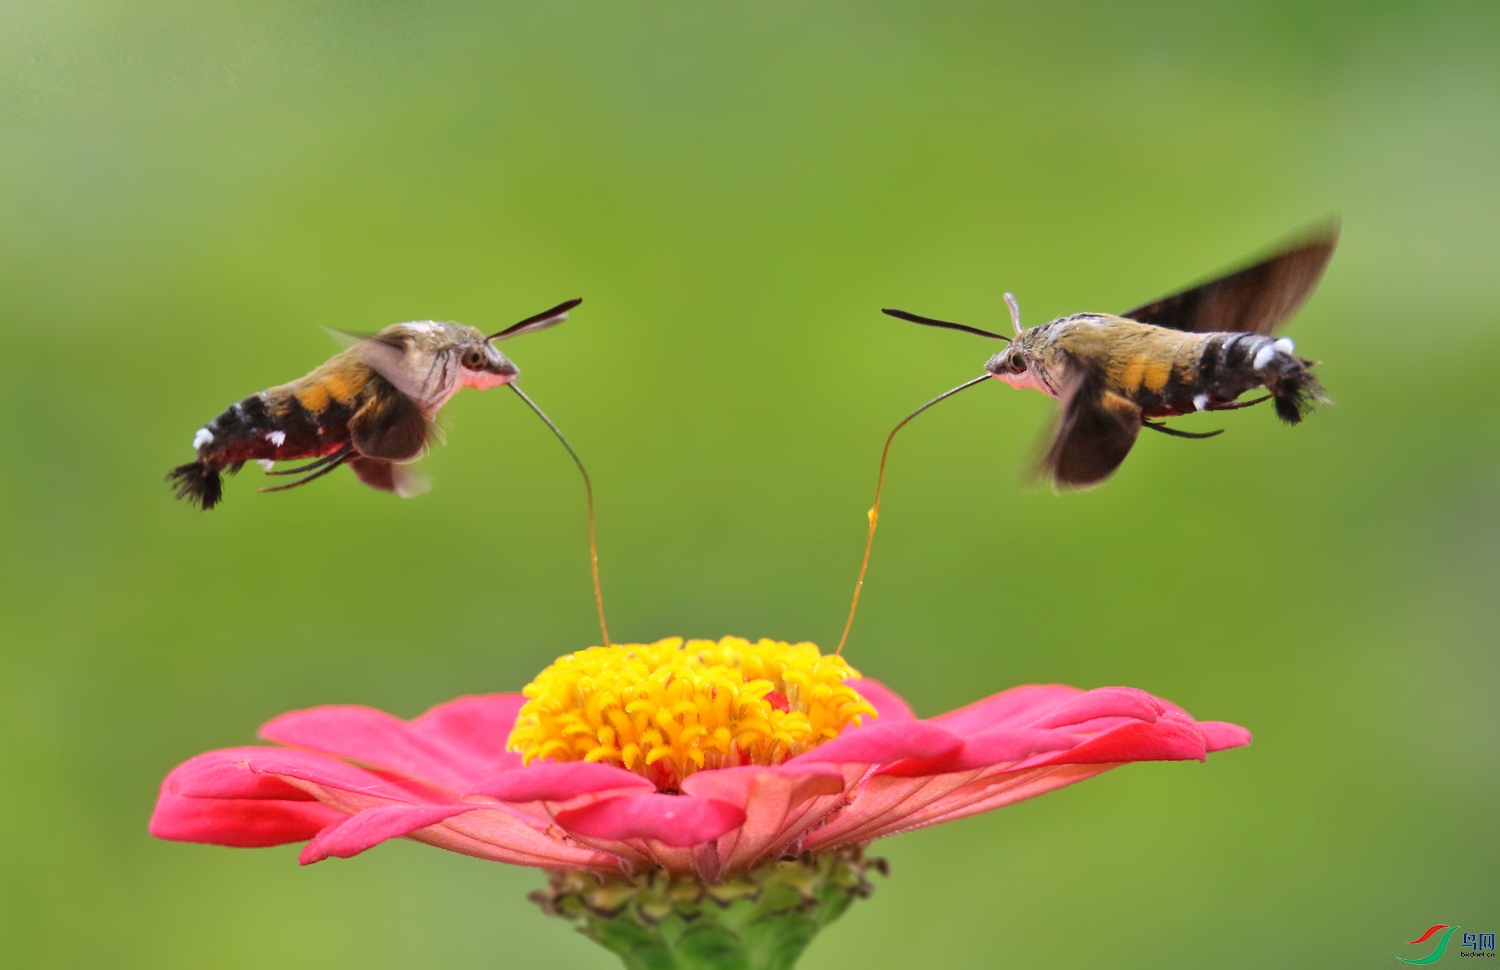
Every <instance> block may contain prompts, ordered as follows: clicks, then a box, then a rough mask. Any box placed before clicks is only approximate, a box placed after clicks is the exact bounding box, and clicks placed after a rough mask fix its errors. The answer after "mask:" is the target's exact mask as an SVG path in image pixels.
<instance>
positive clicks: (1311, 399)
mask: <svg viewBox="0 0 1500 970" xmlns="http://www.w3.org/2000/svg"><path fill="white" fill-rule="evenodd" d="M1267 390H1269V391H1270V392H1271V395H1272V396H1273V397H1274V398H1275V400H1276V416H1277V417H1278V418H1280V419H1281V420H1283V421H1285V422H1286V423H1287V424H1300V423H1301V422H1302V419H1303V418H1305V417H1307V416H1308V415H1309V414H1311V413H1312V412H1313V408H1315V407H1317V406H1318V404H1320V403H1327V400H1328V399H1327V398H1326V397H1325V396H1324V395H1323V386H1322V385H1321V384H1319V383H1318V379H1317V378H1316V377H1314V376H1313V373H1312V371H1310V370H1308V369H1307V368H1306V367H1305V366H1299V367H1297V368H1296V369H1295V370H1293V371H1291V372H1289V373H1287V374H1284V375H1282V376H1281V377H1280V379H1278V380H1277V381H1276V382H1275V384H1274V385H1273V386H1271V387H1268V388H1267Z"/></svg>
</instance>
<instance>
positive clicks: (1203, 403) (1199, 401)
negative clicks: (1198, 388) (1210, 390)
mask: <svg viewBox="0 0 1500 970" xmlns="http://www.w3.org/2000/svg"><path fill="white" fill-rule="evenodd" d="M1193 407H1195V408H1197V409H1198V410H1200V411H1207V410H1208V395H1207V394H1199V395H1197V396H1195V397H1194V398H1193Z"/></svg>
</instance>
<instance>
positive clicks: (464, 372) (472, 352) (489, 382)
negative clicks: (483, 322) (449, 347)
mask: <svg viewBox="0 0 1500 970" xmlns="http://www.w3.org/2000/svg"><path fill="white" fill-rule="evenodd" d="M463 330H464V333H463V334H461V335H460V336H459V339H457V340H456V341H455V347H454V350H455V353H456V354H457V357H458V366H459V383H460V384H461V385H462V386H464V387H473V388H478V389H479V390H481V391H482V390H484V389H485V388H489V387H499V386H500V385H501V384H509V383H510V382H511V381H513V380H515V379H516V378H517V377H518V376H520V373H521V371H520V368H518V367H516V365H515V364H514V363H513V362H512V361H511V359H510V358H509V357H507V356H505V355H504V354H502V353H500V351H499V350H498V349H496V347H495V345H494V344H492V343H490V341H489V338H488V337H486V336H485V335H484V334H482V333H480V332H479V331H478V330H475V329H474V328H473V327H464V328H463Z"/></svg>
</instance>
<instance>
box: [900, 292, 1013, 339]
mask: <svg viewBox="0 0 1500 970" xmlns="http://www.w3.org/2000/svg"><path fill="white" fill-rule="evenodd" d="M1006 296H1010V294H1009V293H1007V294H1006ZM880 312H881V313H884V314H885V315H886V316H888V317H895V318H896V319H897V320H905V321H906V322H907V323H920V324H921V325H922V326H924V327H942V328H943V329H944V330H962V331H963V332H964V333H972V334H973V335H974V336H976V337H989V338H990V339H991V340H1003V341H1005V342H1006V343H1010V338H1009V337H1007V336H1005V335H1004V334H1001V333H994V332H992V331H989V330H980V329H979V328H978V327H971V326H969V325H968V324H966V323H953V322H951V321H948V320H935V319H933V318H932V317H924V316H921V315H920V314H916V313H907V312H906V311H905V310H889V309H887V310H881V311H880ZM1012 319H1014V318H1012ZM1016 332H1017V333H1020V331H1019V330H1017V331H1016Z"/></svg>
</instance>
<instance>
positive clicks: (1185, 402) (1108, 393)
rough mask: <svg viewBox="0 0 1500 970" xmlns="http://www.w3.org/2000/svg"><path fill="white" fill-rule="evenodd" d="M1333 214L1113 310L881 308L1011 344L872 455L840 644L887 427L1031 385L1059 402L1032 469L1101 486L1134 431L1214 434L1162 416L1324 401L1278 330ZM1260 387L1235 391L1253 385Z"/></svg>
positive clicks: (1297, 299)
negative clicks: (973, 322) (991, 386)
mask: <svg viewBox="0 0 1500 970" xmlns="http://www.w3.org/2000/svg"><path fill="white" fill-rule="evenodd" d="M1338 236H1339V228H1338V224H1337V222H1333V221H1330V222H1329V223H1327V224H1324V225H1322V226H1320V227H1319V228H1317V229H1314V230H1312V231H1310V232H1307V233H1305V234H1303V235H1302V236H1301V237H1299V238H1297V239H1295V240H1293V241H1291V242H1289V243H1286V244H1284V245H1283V246H1282V247H1281V248H1280V249H1279V250H1277V251H1276V252H1275V253H1274V254H1273V255H1271V256H1269V257H1267V258H1264V259H1262V260H1260V261H1258V262H1256V263H1253V264H1252V265H1249V266H1245V267H1243V268H1241V269H1236V270H1234V271H1233V272H1230V273H1226V274H1225V275H1223V276H1219V277H1217V278H1215V279H1212V280H1209V281H1208V282H1206V283H1200V284H1198V285H1196V286H1193V287H1190V288H1189V289H1186V290H1183V291H1182V292H1180V293H1175V294H1173V295H1171V296H1167V297H1163V298H1161V299H1159V300H1155V301H1153V302H1151V303H1147V304H1144V305H1142V306H1138V307H1136V308H1135V309H1134V310H1129V311H1127V312H1125V313H1122V314H1118V315H1117V314H1113V313H1074V314H1070V315H1068V316H1064V317H1058V318H1057V319H1056V320H1052V321H1050V322H1048V323H1044V324H1042V325H1041V326H1037V327H1032V328H1030V329H1029V330H1028V329H1024V328H1022V326H1021V311H1020V307H1019V306H1018V305H1017V303H1016V298H1015V297H1014V296H1012V295H1011V294H1009V293H1007V294H1005V303H1006V306H1007V307H1008V308H1009V310H1010V319H1011V326H1012V328H1013V329H1014V331H1015V335H1014V336H1013V337H1007V336H1004V335H1002V334H998V333H992V332H990V331H988V330H981V329H980V328H978V327H970V326H967V325H965V324H961V323H952V322H949V321H946V320H936V319H934V318H932V317H924V316H920V315H918V314H915V313H907V312H906V311H904V310H883V311H882V312H883V313H886V314H888V315H890V316H893V317H896V318H898V319H901V320H908V321H910V322H912V323H920V324H923V325H924V326H929V327H943V328H946V329H949V330H960V331H963V332H965V333H971V334H976V335H978V336H981V337H989V338H991V339H994V340H1003V341H1006V342H1007V343H1009V344H1010V346H1009V347H1007V348H1006V349H1005V350H1003V351H1001V352H1000V353H998V354H996V355H994V356H993V357H991V358H990V359H989V361H988V362H986V363H985V367H984V370H985V372H984V373H983V374H981V375H980V376H979V377H976V378H974V379H972V380H969V381H966V382H964V383H963V384H960V385H959V386H958V387H955V388H953V389H951V390H948V391H945V392H943V393H942V394H939V395H938V396H937V397H935V398H933V399H932V400H931V401H928V402H927V403H926V404H924V405H922V406H921V407H919V408H917V409H916V410H915V411H913V412H912V413H910V414H908V415H907V416H906V417H905V418H902V419H901V421H900V422H899V423H898V424H897V425H896V427H895V428H893V429H892V430H891V433H890V434H889V435H888V436H887V437H886V439H885V448H884V450H883V451H882V452H881V454H880V474H879V477H878V478H877V479H876V484H875V504H874V505H873V506H872V507H871V508H870V511H869V513H868V515H869V521H870V524H869V531H868V532H867V533H866V536H865V554H864V559H863V561H862V562H861V564H860V567H859V578H858V580H856V581H855V585H854V600H853V602H852V603H851V604H850V606H849V618H848V620H846V621H845V623H844V634H843V636H842V637H841V638H840V639H839V646H838V652H842V651H843V648H844V642H845V641H846V640H847V639H848V637H849V630H850V628H851V627H852V626H853V624H854V614H855V611H856V610H857V609H858V607H859V594H860V590H861V589H863V588H864V581H865V571H866V569H867V568H868V567H869V563H870V548H871V546H872V544H873V543H874V541H875V527H876V523H877V522H878V520H879V517H880V493H881V489H882V488H883V486H884V484H885V465H886V459H887V458H888V457H889V456H890V451H891V442H892V441H894V440H895V438H896V433H897V432H898V431H900V430H901V429H902V428H903V427H905V426H906V424H907V422H909V421H911V419H912V418H915V417H916V416H917V415H919V414H921V413H922V412H923V411H925V410H927V409H928V408H930V407H932V406H933V405H934V404H937V403H938V402H939V401H942V400H945V399H947V398H949V397H952V396H953V395H954V394H957V393H958V392H959V391H962V390H964V389H966V388H970V387H974V386H975V385H977V384H982V383H984V382H985V381H988V380H991V379H996V380H1000V381H1003V382H1005V383H1006V384H1009V385H1010V386H1011V387H1016V388H1035V389H1036V390H1039V391H1041V392H1042V393H1043V394H1046V395H1048V396H1049V397H1053V398H1056V399H1057V400H1058V401H1059V402H1060V406H1059V409H1058V411H1059V413H1058V417H1057V419H1056V422H1055V427H1054V428H1053V431H1052V434H1051V437H1050V440H1049V443H1048V445H1047V448H1046V451H1045V452H1044V453H1043V455H1042V457H1041V459H1040V461H1039V462H1038V463H1037V471H1038V472H1039V473H1041V474H1045V475H1048V476H1050V477H1051V479H1052V483H1053V485H1054V486H1055V487H1057V488H1059V489H1079V488H1091V487H1093V486H1095V485H1098V484H1100V483H1101V482H1103V481H1104V480H1105V479H1107V478H1108V477H1109V476H1110V475H1112V474H1113V473H1114V471H1115V469H1117V468H1119V467H1120V463H1121V462H1123V461H1124V460H1125V456H1126V455H1128V454H1130V449H1131V448H1133V447H1134V446H1135V441H1136V438H1137V437H1138V436H1139V435H1140V433H1141V429H1142V428H1149V429H1150V430H1152V431H1159V432H1161V433H1162V434H1166V435H1171V436H1173V437H1178V438H1212V437H1214V436H1215V435H1218V434H1222V433H1223V431H1222V429H1220V430H1218V431H1209V432H1203V433H1194V432H1188V431H1183V430H1181V429H1179V428H1174V427H1170V426H1168V425H1167V424H1165V423H1164V422H1163V421H1162V420H1161V419H1163V418H1171V417H1177V416H1179V415H1185V414H1192V413H1194V412H1197V411H1234V410H1238V409H1240V408H1247V407H1251V406H1252V405H1256V404H1261V403H1264V402H1266V401H1272V402H1274V404H1273V406H1274V408H1275V410H1276V415H1277V416H1278V417H1279V418H1281V420H1282V421H1285V422H1286V423H1287V424H1297V423H1299V422H1300V421H1301V420H1302V419H1303V418H1304V417H1306V416H1307V414H1308V413H1309V412H1310V411H1311V410H1312V409H1313V407H1314V406H1315V405H1316V404H1318V403H1320V402H1325V401H1326V399H1325V398H1324V396H1323V388H1322V387H1321V386H1320V385H1319V384H1318V380H1317V378H1316V377H1314V376H1313V373H1312V368H1313V366H1314V365H1315V364H1316V363H1317V361H1312V360H1307V359H1305V358H1303V357H1298V356H1297V355H1296V354H1295V353H1294V347H1293V344H1292V341H1291V340H1289V339H1287V338H1285V337H1278V336H1276V332H1277V330H1279V329H1280V327H1281V326H1282V325H1283V324H1285V323H1286V322H1287V320H1289V319H1291V317H1292V315H1293V314H1294V313H1296V312H1297V309H1298V308H1299V307H1300V306H1301V305H1302V303H1303V301H1304V300H1306V299H1307V297H1308V295H1309V294H1311V293H1312V291H1313V288H1314V287H1315V286H1317V284H1318V280H1319V279H1320V278H1321V277H1322V275H1323V269H1324V268H1325V267H1326V266H1327V265H1328V260H1329V258H1330V257H1332V255H1333V250H1334V247H1335V246H1336V245H1337V244H1338ZM1258 387H1259V388H1264V389H1265V391H1266V393H1265V394H1264V395H1263V396H1261V397H1257V398H1254V399H1251V400H1247V401H1242V400H1240V397H1241V396H1242V395H1244V394H1245V393H1247V392H1249V391H1252V390H1254V389H1256V388H1258Z"/></svg>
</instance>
